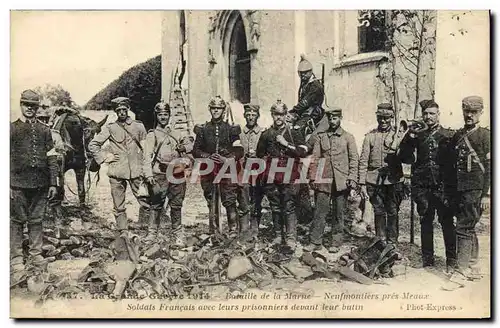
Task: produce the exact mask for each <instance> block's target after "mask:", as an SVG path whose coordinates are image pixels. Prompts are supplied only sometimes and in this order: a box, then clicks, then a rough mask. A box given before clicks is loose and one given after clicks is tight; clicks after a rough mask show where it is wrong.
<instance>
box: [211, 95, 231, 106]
mask: <svg viewBox="0 0 500 328" xmlns="http://www.w3.org/2000/svg"><path fill="white" fill-rule="evenodd" d="M226 106H227V104H226V102H225V101H224V99H222V97H221V96H216V97H213V98H212V99H210V102H209V103H208V108H224V109H225V108H226Z"/></svg>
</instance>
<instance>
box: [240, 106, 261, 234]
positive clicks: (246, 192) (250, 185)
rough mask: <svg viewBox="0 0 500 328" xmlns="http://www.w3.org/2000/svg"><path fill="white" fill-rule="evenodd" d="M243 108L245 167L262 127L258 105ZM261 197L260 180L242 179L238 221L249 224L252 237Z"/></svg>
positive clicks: (257, 231)
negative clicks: (259, 122)
mask: <svg viewBox="0 0 500 328" xmlns="http://www.w3.org/2000/svg"><path fill="white" fill-rule="evenodd" d="M243 108H244V114H243V115H244V117H245V120H246V125H245V126H244V127H243V129H242V131H241V134H240V140H241V146H242V147H243V152H244V157H243V158H242V163H241V164H242V165H241V166H242V167H246V160H247V159H249V158H256V151H257V143H258V142H259V138H260V136H261V134H262V128H261V127H260V126H259V124H258V120H259V117H260V107H259V106H258V105H255V104H245V105H244V106H243ZM250 169H251V168H250ZM262 197H263V190H262V184H261V183H260V181H258V180H257V179H253V180H251V181H243V184H242V186H241V188H240V189H239V192H238V203H239V215H240V222H241V225H242V226H245V227H247V226H249V229H250V236H251V237H252V238H257V236H258V234H259V224H260V218H261V216H262ZM249 215H250V222H248V218H247V217H248V216H249ZM245 218H247V219H245Z"/></svg>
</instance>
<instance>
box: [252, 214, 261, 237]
mask: <svg viewBox="0 0 500 328" xmlns="http://www.w3.org/2000/svg"><path fill="white" fill-rule="evenodd" d="M259 226H260V217H259V216H256V215H253V216H252V217H251V220H250V235H251V237H252V238H255V239H257V238H258V237H259Z"/></svg>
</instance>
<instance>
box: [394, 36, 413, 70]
mask: <svg viewBox="0 0 500 328" xmlns="http://www.w3.org/2000/svg"><path fill="white" fill-rule="evenodd" d="M394 45H395V46H396V48H397V49H398V52H399V53H400V54H401V55H402V56H403V57H404V58H405V59H406V60H408V61H409V62H410V63H412V64H413V65H414V66H415V67H417V64H416V63H415V62H413V60H412V59H411V58H408V56H407V55H406V54H405V53H404V52H403V51H402V50H401V48H400V47H403V45H402V44H401V43H400V42H399V41H396V42H394ZM403 48H404V47H403ZM407 52H408V53H410V52H409V51H408V50H407ZM410 55H411V53H410ZM413 58H415V56H413ZM415 59H416V58H415Z"/></svg>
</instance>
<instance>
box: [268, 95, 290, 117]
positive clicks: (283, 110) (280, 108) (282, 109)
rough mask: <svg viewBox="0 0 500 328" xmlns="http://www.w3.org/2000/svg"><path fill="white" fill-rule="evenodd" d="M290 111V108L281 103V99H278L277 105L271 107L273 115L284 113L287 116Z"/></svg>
mask: <svg viewBox="0 0 500 328" xmlns="http://www.w3.org/2000/svg"><path fill="white" fill-rule="evenodd" d="M287 111H288V107H286V104H285V103H283V102H282V101H281V99H278V100H277V101H276V103H275V104H273V105H272V106H271V113H282V114H286V112H287Z"/></svg>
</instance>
